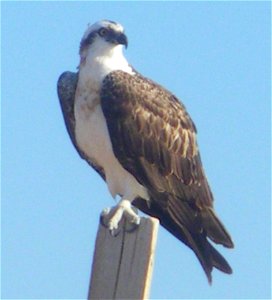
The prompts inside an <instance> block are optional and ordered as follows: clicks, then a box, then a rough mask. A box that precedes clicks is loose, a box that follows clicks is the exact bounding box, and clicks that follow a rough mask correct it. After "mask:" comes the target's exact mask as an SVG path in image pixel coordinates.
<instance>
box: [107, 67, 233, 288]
mask: <svg viewBox="0 0 272 300" xmlns="http://www.w3.org/2000/svg"><path fill="white" fill-rule="evenodd" d="M101 105H102V109H103V113H104V115H105V117H106V121H107V125H108V130H109V133H110V137H111V142H112V145H113V150H114V154H115V156H116V157H117V158H118V160H119V161H120V163H121V164H122V166H123V167H124V168H125V169H126V170H128V171H129V172H130V173H131V174H133V175H134V176H135V178H136V179H137V180H138V181H139V182H140V183H141V184H142V185H143V186H145V187H146V188H147V189H148V191H149V194H150V196H151V201H150V206H148V205H147V203H146V201H144V200H142V199H136V200H135V201H134V203H133V204H134V205H135V206H136V207H138V208H139V209H141V210H142V211H144V212H145V213H147V214H149V215H151V216H155V217H157V218H159V220H160V222H161V224H162V225H163V226H164V227H165V228H166V229H167V230H169V231H170V232H171V233H172V234H174V235H175V236H176V237H177V238H178V239H180V240H181V241H182V242H184V243H185V244H186V245H187V246H189V247H190V248H191V249H192V250H193V251H194V252H195V253H196V255H197V257H198V259H199V261H200V263H201V265H202V266H203V268H204V270H205V272H206V274H207V277H208V279H209V282H211V271H212V268H213V267H216V268H217V269H219V270H221V271H223V272H225V273H232V270H231V268H230V266H229V265H228V263H227V262H226V260H225V259H224V258H223V257H222V256H221V255H220V254H219V253H218V252H217V251H216V250H215V249H214V248H213V246H212V245H211V244H210V243H209V241H208V239H207V238H209V239H210V240H212V241H213V242H215V243H217V244H222V245H223V246H225V247H228V248H232V247H233V242H232V240H231V237H230V235H229V234H228V233H227V231H226V229H225V228H224V226H223V225H222V223H221V222H220V220H219V219H218V218H217V216H216V215H215V212H214V210H213V196H212V193H211V190H210V188H209V185H208V182H207V179H206V176H205V174H204V171H203V167H202V163H201V159H200V155H199V151H198V146H197V142H196V128H195V125H194V123H193V121H192V120H191V118H190V116H189V115H188V113H187V112H186V109H185V107H184V106H183V105H182V104H181V103H180V102H179V101H178V99H177V98H176V97H175V96H174V95H173V94H171V93H170V92H169V91H167V90H165V89H164V88H163V87H161V86H159V85H157V84H155V83H154V82H152V81H151V80H149V79H147V78H144V77H142V76H141V75H139V74H136V75H134V76H131V75H129V74H127V73H125V72H122V71H115V72H112V73H110V74H109V75H108V76H106V78H105V79H104V81H103V86H102V89H101Z"/></svg>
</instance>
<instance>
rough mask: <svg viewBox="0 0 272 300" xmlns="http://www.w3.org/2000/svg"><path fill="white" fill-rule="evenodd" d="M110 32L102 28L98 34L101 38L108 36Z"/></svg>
mask: <svg viewBox="0 0 272 300" xmlns="http://www.w3.org/2000/svg"><path fill="white" fill-rule="evenodd" d="M107 32H108V30H107V29H106V28H101V29H100V30H99V31H98V33H99V35H100V36H105V35H106V34H107Z"/></svg>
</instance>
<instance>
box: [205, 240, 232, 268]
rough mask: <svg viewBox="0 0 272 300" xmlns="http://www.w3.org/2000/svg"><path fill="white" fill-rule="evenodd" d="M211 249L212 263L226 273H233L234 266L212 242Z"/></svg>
mask: <svg viewBox="0 0 272 300" xmlns="http://www.w3.org/2000/svg"><path fill="white" fill-rule="evenodd" d="M210 251H211V257H212V264H213V266H214V267H215V268H216V269H218V270H220V271H222V272H224V273H226V274H232V268H231V266H230V265H229V264H228V262H227V261H226V260H225V258H224V257H223V256H222V255H221V254H220V253H219V252H218V251H217V250H216V249H215V248H214V247H213V246H212V245H211V244H210Z"/></svg>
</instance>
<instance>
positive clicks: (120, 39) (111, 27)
mask: <svg viewBox="0 0 272 300" xmlns="http://www.w3.org/2000/svg"><path fill="white" fill-rule="evenodd" d="M127 44H128V41H127V37H126V35H125V34H124V28H123V27H122V26H121V25H120V24H118V23H116V22H113V21H108V20H103V21H98V22H96V23H94V24H93V25H91V26H88V28H87V30H86V31H85V33H84V35H83V37H82V39H81V42H80V50H79V53H80V56H81V59H85V58H86V57H87V56H88V55H91V56H92V57H95V56H103V55H105V56H109V55H110V53H111V52H121V53H122V46H123V45H124V46H126V47H127Z"/></svg>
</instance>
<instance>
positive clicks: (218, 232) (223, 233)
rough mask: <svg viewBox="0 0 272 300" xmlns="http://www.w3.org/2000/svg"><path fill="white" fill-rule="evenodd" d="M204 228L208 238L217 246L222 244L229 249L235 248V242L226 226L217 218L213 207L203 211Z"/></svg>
mask: <svg viewBox="0 0 272 300" xmlns="http://www.w3.org/2000/svg"><path fill="white" fill-rule="evenodd" d="M201 217H202V226H203V228H204V229H205V230H206V232H207V236H208V237H209V238H210V239H211V240H212V241H213V242H215V243H216V244H221V245H223V246H225V247H227V248H233V247H234V244H233V241H232V239H231V237H230V235H229V233H228V232H227V230H226V229H225V227H224V225H223V224H222V223H221V222H220V220H219V219H218V217H217V216H216V214H215V212H214V210H213V209H212V208H211V207H206V208H204V209H203V210H202V211H201Z"/></svg>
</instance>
